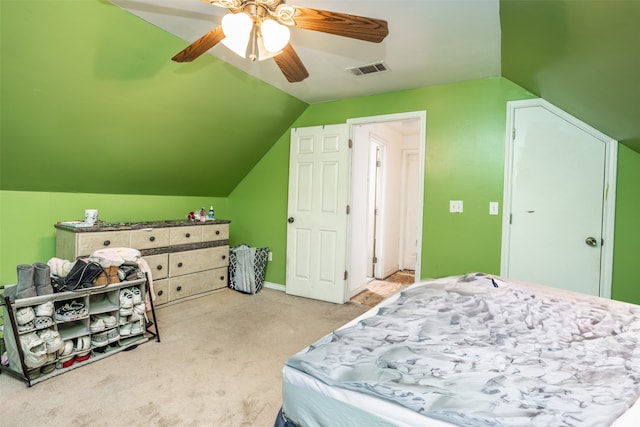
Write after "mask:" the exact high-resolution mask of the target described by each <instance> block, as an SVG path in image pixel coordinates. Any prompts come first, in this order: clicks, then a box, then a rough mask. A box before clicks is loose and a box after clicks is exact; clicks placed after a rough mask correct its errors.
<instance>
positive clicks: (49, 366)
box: [40, 359, 56, 374]
mask: <svg viewBox="0 0 640 427" xmlns="http://www.w3.org/2000/svg"><path fill="white" fill-rule="evenodd" d="M54 360H55V359H54ZM54 369H56V364H55V362H54V363H47V364H46V365H44V366H43V367H42V368H40V373H41V374H50V373H51V372H53V370H54Z"/></svg>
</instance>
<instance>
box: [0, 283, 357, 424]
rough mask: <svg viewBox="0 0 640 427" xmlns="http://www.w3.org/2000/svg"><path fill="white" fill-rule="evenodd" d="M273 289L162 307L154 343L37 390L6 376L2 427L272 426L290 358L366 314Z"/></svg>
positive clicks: (1, 387) (0, 387)
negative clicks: (157, 338) (287, 361)
mask: <svg viewBox="0 0 640 427" xmlns="http://www.w3.org/2000/svg"><path fill="white" fill-rule="evenodd" d="M367 309H368V307H366V306H362V305H358V304H353V303H349V304H344V305H336V304H330V303H324V302H320V301H314V300H309V299H304V298H297V297H292V296H288V295H286V294H284V293H283V292H279V291H274V290H271V289H264V290H262V291H261V292H259V293H258V294H257V295H245V294H241V293H239V292H235V291H232V290H230V289H224V290H222V291H219V292H216V293H214V294H212V295H208V296H205V297H202V298H198V299H194V300H191V301H186V302H183V303H181V304H176V305H173V306H169V307H165V308H162V309H160V310H158V312H157V314H158V320H159V325H160V334H161V338H162V342H161V343H156V342H155V341H151V342H149V343H146V344H144V345H141V346H139V347H138V348H137V349H136V350H133V351H130V352H121V353H118V354H116V355H114V356H112V357H109V358H106V359H103V360H101V361H98V362H96V363H91V364H87V365H86V366H84V367H82V368H79V369H75V370H73V371H70V372H68V373H66V374H64V375H59V376H57V377H55V378H52V379H50V380H47V381H44V382H42V383H39V384H36V385H34V386H33V387H31V388H28V387H27V386H26V385H25V383H23V382H21V381H19V380H17V379H15V378H12V377H10V376H9V375H7V374H2V375H0V425H2V427H13V426H89V425H90V426H92V427H93V426H123V425H128V426H215V427H227V426H229V427H232V426H252V427H263V426H264V427H271V426H273V422H274V420H275V417H276V415H277V412H278V410H279V408H280V406H281V404H282V397H281V393H282V391H281V370H282V366H283V363H284V361H285V360H286V359H287V358H288V357H289V356H291V355H292V354H294V353H295V352H297V351H299V350H301V349H302V348H304V347H305V346H307V345H308V344H310V343H312V342H313V341H315V340H316V339H318V338H320V337H321V336H323V335H325V334H327V333H329V332H330V331H332V330H333V329H335V328H337V327H338V326H340V325H342V324H344V323H346V322H347V321H349V320H351V319H353V318H354V317H356V316H358V315H360V314H361V313H363V312H364V311H366V310H367Z"/></svg>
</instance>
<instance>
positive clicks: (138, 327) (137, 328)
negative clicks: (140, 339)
mask: <svg viewBox="0 0 640 427" xmlns="http://www.w3.org/2000/svg"><path fill="white" fill-rule="evenodd" d="M141 333H142V322H141V321H139V322H134V323H132V324H131V335H137V334H141Z"/></svg>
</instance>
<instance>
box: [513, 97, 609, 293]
mask: <svg viewBox="0 0 640 427" xmlns="http://www.w3.org/2000/svg"><path fill="white" fill-rule="evenodd" d="M512 112H513V116H512V118H511V120H512V131H511V132H510V136H511V144H509V145H510V146H508V150H507V155H508V158H507V162H508V163H509V166H510V171H509V172H507V173H505V179H508V180H510V182H509V185H508V186H506V187H505V190H506V192H507V191H508V193H509V194H507V193H506V192H505V218H504V220H505V221H504V225H505V228H504V230H503V231H504V235H505V236H503V237H505V238H506V240H504V241H503V266H502V270H503V271H502V274H503V275H505V276H508V277H511V278H514V279H519V280H525V281H529V282H534V283H539V284H543V285H548V286H553V287H557V288H563V289H568V290H572V291H577V292H582V293H586V294H590V295H601V294H602V292H601V268H602V265H601V264H602V260H603V246H602V244H603V242H605V244H612V243H613V242H612V241H608V239H606V238H605V228H604V227H603V224H604V213H605V209H604V207H605V201H606V191H605V189H606V184H607V174H606V169H607V142H606V141H605V140H603V138H602V137H601V135H599V134H597V133H595V131H591V130H590V129H587V128H586V125H584V124H583V123H579V122H578V121H577V120H576V119H575V118H573V117H571V116H569V115H567V114H566V113H563V112H561V111H559V110H557V109H555V108H552V106H550V105H546V104H545V105H526V106H522V107H520V108H514V109H513V110H512ZM507 188H508V190H507ZM507 203H508V204H509V205H510V206H507ZM505 244H506V248H505V247H504V246H505Z"/></svg>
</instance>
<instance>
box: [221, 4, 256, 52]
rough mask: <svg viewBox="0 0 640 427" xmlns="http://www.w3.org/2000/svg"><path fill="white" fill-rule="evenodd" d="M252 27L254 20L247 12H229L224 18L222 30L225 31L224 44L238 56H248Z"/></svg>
mask: <svg viewBox="0 0 640 427" xmlns="http://www.w3.org/2000/svg"><path fill="white" fill-rule="evenodd" d="M252 29H253V20H252V19H251V17H250V16H249V15H247V14H246V13H227V14H226V15H225V16H224V17H223V18H222V32H223V33H224V39H222V44H224V45H225V46H226V47H228V48H229V49H231V50H232V51H233V52H235V53H236V54H237V55H238V56H241V57H243V58H246V56H247V46H248V45H249V39H250V38H251V30H252Z"/></svg>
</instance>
